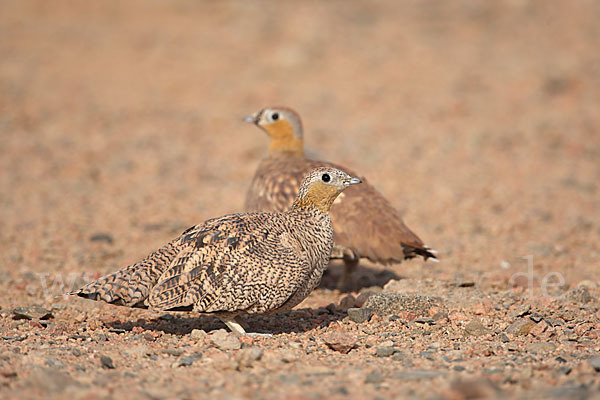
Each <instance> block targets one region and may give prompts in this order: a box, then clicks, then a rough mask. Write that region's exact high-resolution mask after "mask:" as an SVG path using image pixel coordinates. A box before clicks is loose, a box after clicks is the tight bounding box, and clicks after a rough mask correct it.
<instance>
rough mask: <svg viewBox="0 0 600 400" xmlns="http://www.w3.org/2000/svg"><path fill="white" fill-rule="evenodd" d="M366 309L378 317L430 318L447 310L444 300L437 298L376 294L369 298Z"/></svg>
mask: <svg viewBox="0 0 600 400" xmlns="http://www.w3.org/2000/svg"><path fill="white" fill-rule="evenodd" d="M365 308H370V309H372V310H373V311H374V312H375V313H377V314H378V315H402V314H405V313H409V314H413V315H414V316H425V317H430V316H432V315H434V314H435V313H437V312H440V311H443V310H444V309H445V307H444V305H443V303H442V300H441V299H440V298H437V297H430V296H421V295H416V294H398V293H385V292H383V293H376V294H374V295H372V296H371V297H369V299H368V300H367V302H366V303H365Z"/></svg>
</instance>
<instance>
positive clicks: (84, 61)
mask: <svg viewBox="0 0 600 400" xmlns="http://www.w3.org/2000/svg"><path fill="white" fill-rule="evenodd" d="M121 3H122V2H117V1H103V2H85V1H53V2H47V1H41V0H40V1H30V0H15V1H10V0H9V1H3V2H1V3H0V38H1V39H0V278H1V279H0V336H1V339H0V394H1V395H0V397H3V398H38V397H39V396H40V395H43V396H46V397H52V398H65V397H68V398H77V399H96V398H97V399H103V398H111V397H120V398H153V399H162V398H197V397H200V398H205V397H210V398H213V399H219V398H222V399H226V398H227V399H229V398H256V399H264V398H288V399H320V398H331V399H336V398H345V397H352V398H379V399H384V398H398V397H421V398H444V399H463V398H477V397H498V398H502V397H523V398H525V397H543V398H549V397H557V398H561V397H571V398H600V394H599V393H598V391H599V390H600V372H598V371H600V358H598V356H599V355H600V344H599V342H598V335H599V334H600V312H599V309H600V307H599V305H598V299H599V298H600V291H599V289H598V287H599V284H600V273H599V268H598V267H599V260H600V240H599V239H600V188H599V184H598V182H599V181H600V161H599V160H600V132H599V126H600V112H599V110H600V51H599V50H600V24H598V21H599V20H600V3H598V2H596V1H593V0H587V1H586V0H581V1H576V2H566V1H526V0H505V1H496V2H477V1H452V2H450V1H448V2H438V1H419V2H416V1H415V2H408V1H406V2H396V1H376V2H369V3H367V2H342V1H328V2H316V1H307V2H266V1H265V2H262V1H256V2H245V1H237V2H234V1H226V2H194V1H171V2H164V1H130V2H126V3H125V4H121ZM268 105H288V106H291V107H293V108H295V109H296V110H298V111H299V112H300V113H301V115H302V116H303V119H304V125H305V130H306V132H305V136H306V142H307V146H308V147H309V148H310V153H311V154H313V155H314V156H316V157H320V158H324V159H328V160H331V161H335V162H338V163H340V164H343V165H348V166H349V167H351V168H352V169H354V170H357V171H359V172H360V173H362V174H364V175H366V176H367V177H369V179H370V181H371V182H372V183H374V184H375V185H376V186H377V187H378V188H379V189H380V191H382V192H383V193H384V194H385V195H386V196H387V197H388V198H389V199H390V200H391V201H392V203H393V204H394V205H396V206H397V207H398V209H400V210H401V211H402V214H403V215H404V217H405V220H406V222H407V224H408V225H409V226H410V227H412V228H413V229H414V230H415V231H416V232H417V233H418V234H419V235H420V236H421V237H422V238H423V239H424V240H425V241H426V242H427V243H428V244H429V245H430V246H432V247H434V248H436V249H437V250H439V251H440V257H441V261H442V262H440V263H439V264H434V263H431V262H427V263H423V262H422V261H417V260H414V261H411V262H407V263H403V264H401V265H396V266H392V267H390V268H387V269H385V268H383V267H380V266H377V265H370V264H368V263H363V265H362V267H361V268H360V270H359V271H358V274H357V275H355V282H354V286H355V287H354V288H353V292H352V293H340V292H339V291H337V290H335V289H333V288H334V286H335V281H336V278H337V276H338V275H339V274H340V272H341V269H340V267H339V266H335V265H334V266H332V268H331V269H330V271H329V273H328V275H327V276H326V277H325V278H324V280H323V285H322V287H321V288H319V289H318V290H316V291H315V292H314V293H313V294H312V295H311V296H310V297H309V298H308V299H307V300H306V301H305V302H304V303H302V304H301V305H300V306H299V307H298V309H297V310H295V311H292V312H291V313H287V314H283V315H280V316H276V317H255V318H249V319H248V322H249V324H250V325H251V326H252V327H253V328H254V329H255V330H256V331H259V332H271V333H273V334H274V336H273V337H272V338H242V339H241V340H240V339H237V338H235V337H233V336H231V335H229V334H227V333H225V332H224V331H221V329H223V328H224V326H223V325H222V324H220V323H219V322H218V321H217V320H216V319H214V318H212V317H209V316H198V315H193V314H182V313H179V314H172V315H168V314H164V315H163V314H157V313H153V312H149V311H144V310H129V309H123V308H118V307H114V306H108V305H103V304H98V303H95V302H91V301H84V300H81V299H72V298H67V297H63V296H61V294H62V293H64V292H65V291H67V290H69V289H71V288H73V287H76V286H78V285H80V284H82V283H84V282H86V281H88V280H90V279H93V278H95V277H98V276H100V275H103V274H105V273H107V272H110V271H113V270H115V269H117V268H119V267H121V266H125V265H127V264H129V263H132V262H134V261H137V260H138V259H139V258H141V257H143V256H145V255H146V254H147V253H149V252H150V251H151V250H153V249H155V248H156V247H158V246H160V245H162V244H164V243H165V242H166V241H167V240H169V239H171V238H173V237H174V236H175V235H177V234H178V233H179V232H181V231H182V230H183V229H185V228H186V227H188V226H190V225H192V224H194V223H198V222H201V221H203V220H204V219H207V218H209V217H214V216H219V215H223V214H226V213H230V212H236V211H240V210H241V206H242V204H243V197H244V195H245V191H246V187H247V185H248V183H249V180H250V179H251V177H252V175H253V171H254V168H255V167H256V165H257V164H258V162H259V160H260V158H261V157H263V156H264V155H265V154H266V144H267V142H266V138H265V137H264V134H262V133H261V132H260V131H259V130H257V129H256V128H255V127H253V126H251V125H247V124H244V123H243V122H242V121H241V119H242V117H243V116H244V115H246V114H249V113H251V112H253V111H256V110H258V109H260V108H262V107H264V106H268ZM382 287H383V289H382ZM375 292H380V293H378V294H377V295H374V296H375V297H373V296H372V297H371V298H369V300H367V306H368V308H370V309H372V310H374V311H376V313H375V315H373V316H372V317H371V318H370V319H368V320H367V321H364V322H354V321H353V320H352V319H351V318H350V317H349V316H348V315H347V311H346V310H347V309H348V308H349V307H352V308H357V307H365V305H364V304H363V303H364V301H365V300H366V299H367V297H368V294H369V293H375ZM361 293H362V294H361ZM359 294H360V295H359ZM398 294H402V296H399V295H398ZM424 296H429V297H424ZM34 305H39V306H41V308H42V309H41V310H37V309H36V308H35V307H33V306H34ZM17 307H23V308H24V309H21V310H19V309H17V310H15V308H17ZM46 311H49V312H50V315H47V314H48V313H47V312H46ZM364 311H365V310H362V311H361V312H364ZM354 318H355V319H356V317H354Z"/></svg>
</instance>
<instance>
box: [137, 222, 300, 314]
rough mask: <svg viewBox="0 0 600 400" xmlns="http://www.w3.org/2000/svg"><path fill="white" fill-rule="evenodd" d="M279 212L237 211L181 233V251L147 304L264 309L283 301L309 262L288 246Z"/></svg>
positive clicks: (198, 308)
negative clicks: (253, 212)
mask: <svg viewBox="0 0 600 400" xmlns="http://www.w3.org/2000/svg"><path fill="white" fill-rule="evenodd" d="M278 218H280V217H278V216H277V215H275V214H268V213H258V214H237V215H231V216H226V217H223V218H218V219H214V220H210V221H207V222H206V223H204V224H202V225H198V226H197V227H195V228H194V229H192V230H190V231H188V232H186V233H185V235H183V236H182V237H181V239H180V240H181V243H182V245H184V246H186V251H184V252H181V253H180V254H179V256H178V257H177V258H176V259H174V260H173V263H172V264H171V266H170V267H169V269H167V270H166V271H165V273H164V274H163V275H162V276H161V277H160V280H159V281H158V283H157V285H156V286H155V287H154V288H153V289H152V291H151V293H150V297H149V304H150V305H151V307H153V308H155V309H159V310H168V309H173V308H179V307H186V306H190V305H193V306H194V310H195V311H200V312H218V311H228V312H233V311H246V312H265V311H268V310H274V309H277V308H278V307H280V306H281V305H282V304H284V303H285V302H286V301H287V299H288V298H290V296H292V295H293V294H294V293H295V292H296V291H297V290H298V289H299V287H300V286H301V285H302V283H303V282H304V281H305V280H306V279H307V277H308V275H309V272H310V265H309V262H308V259H307V257H306V256H305V255H304V253H303V252H302V251H301V249H299V248H296V247H294V246H293V245H290V243H289V240H288V239H287V235H288V234H287V233H286V232H285V229H283V228H282V225H283V224H281V223H280V221H279V220H278Z"/></svg>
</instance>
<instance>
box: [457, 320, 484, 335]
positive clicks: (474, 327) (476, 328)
mask: <svg viewBox="0 0 600 400" xmlns="http://www.w3.org/2000/svg"><path fill="white" fill-rule="evenodd" d="M488 333H490V330H489V329H488V328H486V327H485V326H483V324H482V323H481V320H479V318H473V319H472V320H471V321H470V322H469V323H468V324H467V325H465V330H464V332H463V334H464V335H465V336H482V335H486V334H488Z"/></svg>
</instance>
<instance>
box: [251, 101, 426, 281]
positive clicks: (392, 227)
mask: <svg viewBox="0 0 600 400" xmlns="http://www.w3.org/2000/svg"><path fill="white" fill-rule="evenodd" d="M245 121H247V122H252V123H254V124H256V125H257V126H258V127H260V128H261V129H262V130H264V131H265V132H266V133H267V134H268V135H269V139H270V145H269V155H268V156H267V157H265V158H264V159H263V160H262V161H261V163H260V164H259V166H258V169H257V171H256V173H255V175H254V179H253V180H252V183H251V184H250V188H249V190H248V194H247V196H246V205H245V209H246V211H249V212H251V211H283V210H286V209H287V208H288V207H289V206H290V205H291V204H292V202H293V201H294V197H295V196H296V193H297V192H298V188H299V186H300V182H301V180H302V176H303V175H304V174H305V173H306V171H309V170H310V169H312V168H315V167H333V168H338V169H343V170H346V171H349V170H348V169H346V168H344V167H339V166H337V165H335V164H332V163H329V162H323V161H315V160H311V159H308V158H306V157H305V156H304V141H303V132H302V123H301V121H300V116H299V115H298V114H297V113H296V112H294V111H293V110H291V109H289V108H286V107H273V108H265V109H263V110H261V111H258V112H256V113H255V114H253V115H251V116H248V117H246V119H245ZM349 173H350V174H351V175H353V176H356V175H355V174H354V173H353V172H350V171H349ZM361 179H362V180H363V182H364V183H363V184H362V185H360V186H357V187H351V188H349V189H348V190H347V191H345V192H344V193H342V194H341V195H340V196H339V197H338V198H337V200H336V201H335V202H334V203H333V206H332V207H331V219H332V221H333V229H334V231H335V245H334V248H333V251H332V254H331V258H333V259H343V260H344V263H345V265H346V271H345V274H344V277H343V279H342V281H341V282H340V284H346V283H347V282H346V281H347V280H348V279H349V277H350V273H351V272H352V270H354V269H355V268H356V265H357V264H358V261H359V259H360V257H365V258H368V259H369V260H371V261H373V262H377V263H382V264H391V263H398V262H401V261H402V260H404V259H409V258H413V257H415V256H417V255H418V256H422V257H423V258H424V259H425V260H427V259H428V258H432V259H434V260H437V256H436V254H437V252H436V251H435V250H433V249H430V248H429V247H427V246H425V245H424V244H423V242H422V241H421V239H419V237H418V236H417V235H415V234H414V233H413V232H412V231H411V230H410V229H409V228H408V227H407V226H406V225H405V224H404V222H403V221H402V218H401V217H400V215H399V214H398V212H397V211H396V209H395V208H394V207H392V205H391V204H390V202H389V201H388V200H386V199H385V198H384V197H383V196H382V195H381V194H380V193H379V192H378V191H377V190H376V189H375V188H374V187H373V186H371V185H369V184H368V183H366V181H365V179H364V178H362V177H361Z"/></svg>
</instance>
